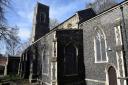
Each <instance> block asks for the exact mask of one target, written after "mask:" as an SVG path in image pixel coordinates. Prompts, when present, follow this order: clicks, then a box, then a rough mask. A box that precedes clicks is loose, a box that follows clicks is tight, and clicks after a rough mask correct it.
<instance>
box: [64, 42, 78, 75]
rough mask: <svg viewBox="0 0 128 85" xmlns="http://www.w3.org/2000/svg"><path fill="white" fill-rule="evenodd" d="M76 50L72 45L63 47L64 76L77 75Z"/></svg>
mask: <svg viewBox="0 0 128 85" xmlns="http://www.w3.org/2000/svg"><path fill="white" fill-rule="evenodd" d="M77 60H78V59H77V48H76V47H75V46H74V45H73V44H72V43H70V44H68V45H67V46H66V47H65V57H64V74H65V75H73V74H77V73H78V62H77Z"/></svg>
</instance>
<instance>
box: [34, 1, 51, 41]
mask: <svg viewBox="0 0 128 85" xmlns="http://www.w3.org/2000/svg"><path fill="white" fill-rule="evenodd" d="M48 32H49V7H48V6H46V5H44V4H41V3H39V2H37V5H36V7H35V9H34V17H33V27H32V43H33V42H35V41H36V40H38V39H39V38H41V37H42V36H44V35H45V34H46V33H48Z"/></svg>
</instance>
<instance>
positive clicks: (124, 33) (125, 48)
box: [120, 6, 128, 85]
mask: <svg viewBox="0 0 128 85" xmlns="http://www.w3.org/2000/svg"><path fill="white" fill-rule="evenodd" d="M120 10H121V17H122V21H121V24H122V29H121V32H122V33H121V34H122V42H123V56H124V57H123V61H124V70H125V78H124V80H126V84H127V85H128V82H127V81H128V75H127V63H126V62H127V60H126V57H127V55H128V53H127V52H128V41H127V39H128V38H127V30H126V27H125V25H126V24H125V18H124V12H123V6H120Z"/></svg>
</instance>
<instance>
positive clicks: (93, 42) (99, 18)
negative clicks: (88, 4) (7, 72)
mask: <svg viewBox="0 0 128 85" xmlns="http://www.w3.org/2000/svg"><path fill="white" fill-rule="evenodd" d="M127 37H128V1H127V0H126V1H124V2H122V3H120V4H118V5H115V6H113V7H111V8H110V9H108V10H105V11H103V12H102V13H100V14H96V13H95V12H94V11H93V9H92V8H88V9H84V10H80V11H77V12H76V13H75V14H74V15H73V16H71V17H70V18H69V19H67V20H65V21H64V22H62V23H61V24H59V25H58V26H56V27H55V28H53V29H51V30H50V28H49V7H48V6H46V5H44V4H41V3H37V5H36V7H35V12H34V17H33V31H32V43H31V45H30V46H29V47H28V48H27V49H26V50H25V51H24V52H23V53H22V56H21V59H20V68H19V75H20V76H21V77H22V78H25V79H29V81H30V83H34V82H38V83H39V84H40V85H128V38H127Z"/></svg>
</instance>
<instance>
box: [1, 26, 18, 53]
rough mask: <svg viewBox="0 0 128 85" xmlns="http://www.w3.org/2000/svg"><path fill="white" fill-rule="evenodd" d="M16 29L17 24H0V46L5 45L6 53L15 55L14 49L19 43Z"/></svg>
mask: <svg viewBox="0 0 128 85" xmlns="http://www.w3.org/2000/svg"><path fill="white" fill-rule="evenodd" d="M18 30H19V28H18V27H17V26H16V27H14V28H12V27H8V26H5V25H2V26H0V42H1V43H2V44H1V45H0V47H2V46H3V45H5V48H6V53H7V54H10V55H15V49H16V47H17V46H18V44H20V38H19V36H18ZM0 49H2V48H0Z"/></svg>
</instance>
